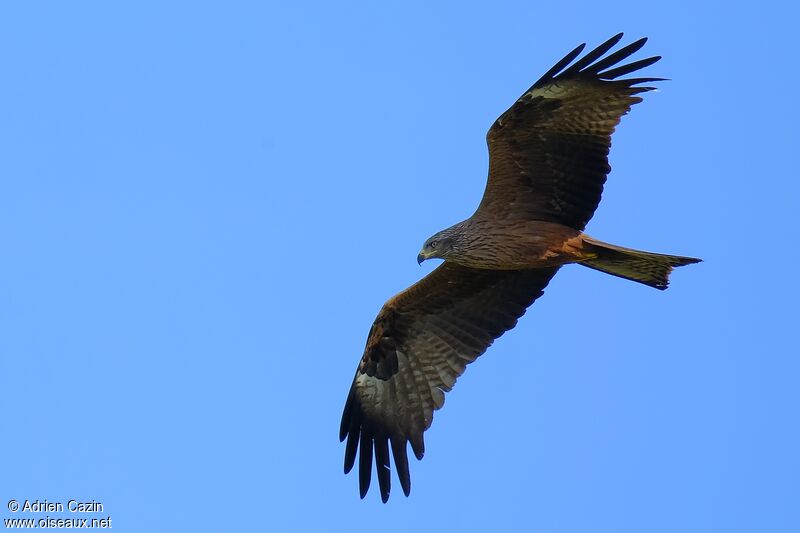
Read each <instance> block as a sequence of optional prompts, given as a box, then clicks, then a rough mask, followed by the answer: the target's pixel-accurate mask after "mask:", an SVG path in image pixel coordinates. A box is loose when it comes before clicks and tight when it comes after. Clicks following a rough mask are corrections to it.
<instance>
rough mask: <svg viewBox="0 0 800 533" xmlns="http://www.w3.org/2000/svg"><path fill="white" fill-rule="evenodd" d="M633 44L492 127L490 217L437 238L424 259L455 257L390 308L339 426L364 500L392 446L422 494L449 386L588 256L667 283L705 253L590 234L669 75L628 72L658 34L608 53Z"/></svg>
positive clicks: (533, 93) (530, 95)
mask: <svg viewBox="0 0 800 533" xmlns="http://www.w3.org/2000/svg"><path fill="white" fill-rule="evenodd" d="M621 38H622V34H621V33H620V34H618V35H615V36H614V37H612V38H611V39H609V40H608V41H606V42H605V43H603V44H601V45H600V46H598V47H597V48H595V49H594V50H592V51H591V52H589V53H587V54H586V55H584V56H583V57H580V58H579V59H577V60H576V58H578V56H579V55H580V54H581V52H582V51H583V49H584V46H585V45H584V44H582V45H580V46H578V47H577V48H575V49H574V50H573V51H572V52H570V53H569V54H567V55H566V56H565V57H564V58H563V59H562V60H561V61H559V62H558V63H556V64H555V65H554V66H553V68H551V69H550V70H548V71H547V72H546V73H545V74H544V76H542V77H541V79H539V81H537V82H536V83H534V84H533V86H532V87H531V88H530V89H529V90H528V91H526V92H525V93H524V94H523V95H522V96H521V97H520V98H519V99H518V100H517V101H516V102H514V105H512V106H511V108H510V109H508V110H507V111H506V112H505V113H503V114H502V115H501V116H500V118H498V119H497V120H496V121H495V122H494V124H492V126H491V128H490V129H489V133H488V134H487V137H486V140H487V143H488V145H489V178H488V182H487V184H486V190H485V192H484V194H483V199H482V200H481V203H480V205H479V206H478V209H477V211H475V213H474V214H473V215H472V216H471V217H470V218H468V219H466V220H464V221H462V222H459V223H458V224H455V225H454V226H452V227H449V228H447V229H444V230H442V231H440V232H438V233H436V234H435V235H433V236H432V237H430V238H429V239H428V240H426V241H425V243H424V244H423V246H422V251H421V252H420V253H419V256H418V257H417V260H418V262H420V263H421V262H422V261H424V260H426V259H431V258H440V259H444V262H443V263H442V264H441V265H440V266H439V267H437V268H436V269H435V270H434V271H433V272H431V273H430V274H428V275H427V276H425V277H424V278H423V279H422V280H420V281H419V282H417V283H416V284H414V285H412V286H411V287H409V288H408V289H406V290H404V291H403V292H401V293H399V294H397V295H396V296H394V297H393V298H391V299H390V300H389V301H388V302H386V303H385V304H384V306H383V308H382V309H381V310H380V312H379V313H378V316H377V318H376V319H375V322H374V323H373V324H372V328H371V329H370V331H369V334H368V336H367V345H366V348H365V350H364V355H363V357H362V358H361V362H360V363H359V365H358V368H357V370H356V375H355V378H354V379H353V384H352V386H351V388H350V393H349V395H348V397H347V401H346V404H345V408H344V414H343V415H342V423H341V428H340V434H339V437H340V440H342V441H344V440H345V439H347V444H346V448H345V458H344V471H345V473H348V472H350V470H351V469H352V468H353V466H354V464H355V460H356V455H358V457H359V461H358V462H359V487H360V493H361V497H362V498H363V497H364V496H365V495H366V493H367V491H368V489H369V485H370V478H371V473H372V464H373V460H374V463H375V467H376V471H377V475H378V484H379V485H380V495H381V499H382V500H383V501H384V502H386V501H387V500H388V498H389V491H390V485H391V476H390V474H391V470H390V464H389V453H390V452H389V450H390V448H391V453H392V456H393V457H394V466H395V469H396V471H397V476H398V478H399V480H400V486H401V487H402V489H403V492H404V493H405V495H406V496H408V494H409V492H410V490H411V479H410V476H409V470H408V456H407V453H406V450H407V444H408V443H410V444H411V449H412V450H413V452H414V455H415V456H416V457H417V459H422V456H423V453H424V449H425V446H424V443H423V437H422V435H423V433H424V432H425V430H426V429H428V428H429V427H430V425H431V422H432V420H433V411H435V410H436V409H439V408H440V407H442V405H443V404H444V393H445V392H448V391H450V390H451V389H452V387H453V385H455V382H456V379H457V378H458V376H460V375H461V374H462V373H463V372H464V369H465V367H466V365H468V364H469V363H471V362H473V361H474V360H475V359H476V358H477V357H478V356H479V355H481V354H482V353H483V352H485V351H486V349H487V348H488V347H489V345H490V344H492V342H493V341H494V339H496V338H498V337H499V336H500V335H502V334H503V333H504V332H506V331H508V330H509V329H511V328H513V327H514V326H515V325H516V323H517V320H518V319H519V318H520V317H521V316H522V315H523V314H524V313H525V310H526V309H527V307H528V306H529V305H531V304H532V303H533V301H534V300H536V299H537V298H538V297H539V296H541V295H542V292H543V290H544V288H545V287H546V286H547V283H548V282H549V281H550V279H551V278H552V277H553V275H555V273H556V272H557V271H558V269H559V268H560V267H561V266H562V265H565V264H567V263H577V264H579V265H583V266H587V267H589V268H593V269H595V270H600V271H602V272H606V273H608V274H612V275H614V276H619V277H622V278H626V279H630V280H633V281H636V282H639V283H643V284H645V285H649V286H650V287H655V288H656V289H662V290H663V289H666V288H667V280H668V277H669V274H670V272H671V271H672V269H673V268H674V267H678V266H683V265H687V264H690V263H697V262H698V261H700V260H699V259H695V258H692V257H681V256H676V255H663V254H654V253H649V252H643V251H639V250H632V249H629V248H623V247H621V246H615V245H612V244H608V243H605V242H602V241H600V240H597V239H595V238H593V237H590V236H588V235H586V234H585V233H583V229H584V227H585V226H586V223H587V222H589V219H591V218H592V215H593V214H594V211H595V209H596V208H597V205H598V203H599V202H600V196H601V193H602V191H603V184H604V183H605V181H606V175H607V174H608V172H609V171H610V170H611V168H610V167H609V165H608V151H609V147H610V146H611V134H612V133H613V132H614V128H615V127H616V126H617V124H618V123H619V121H620V118H621V117H622V115H624V114H626V113H627V112H628V110H629V109H630V108H631V106H632V105H634V104H636V103H638V102H640V101H641V100H642V98H641V97H640V96H637V95H639V94H641V93H644V92H647V91H649V90H652V89H653V87H649V86H643V85H642V84H647V83H651V82H657V81H661V80H662V78H645V77H635V78H625V77H624V76H625V75H627V74H630V73H632V72H635V71H637V70H639V69H641V68H643V67H647V66H649V65H651V64H653V63H655V62H656V61H658V60H659V59H660V56H655V57H648V58H646V59H640V60H638V61H633V62H630V63H624V64H621V65H620V63H621V62H624V61H625V60H626V59H627V58H628V57H629V56H631V55H632V54H633V53H635V52H636V51H637V50H639V49H640V48H641V47H642V46H644V44H645V42H646V40H647V39H646V38H644V39H639V40H638V41H636V42H634V43H632V44H629V45H628V46H625V47H623V48H621V49H619V50H617V51H616V52H613V53H611V54H609V55H606V53H608V52H609V51H610V50H611V49H612V48H613V47H614V46H615V45H616V44H617V43H618V42H619V41H620V39H621ZM604 56H605V57H604ZM359 448H360V453H357V452H358V450H359Z"/></svg>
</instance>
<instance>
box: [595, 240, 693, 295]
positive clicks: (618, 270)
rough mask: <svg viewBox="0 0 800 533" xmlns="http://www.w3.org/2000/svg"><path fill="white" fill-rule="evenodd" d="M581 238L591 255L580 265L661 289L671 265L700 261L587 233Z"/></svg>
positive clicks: (666, 281)
mask: <svg viewBox="0 0 800 533" xmlns="http://www.w3.org/2000/svg"><path fill="white" fill-rule="evenodd" d="M583 242H584V250H585V251H586V252H589V254H590V256H594V257H591V259H587V260H586V261H583V262H581V263H580V264H581V265H583V266H587V267H589V268H593V269H595V270H599V271H601V272H605V273H607V274H611V275H612V276H618V277H620V278H625V279H629V280H631V281H636V282H639V283H643V284H645V285H648V286H650V287H655V288H656V289H659V290H662V291H663V290H664V289H666V288H667V286H668V285H669V274H670V272H672V270H673V269H674V268H675V267H679V266H684V265H690V264H692V263H699V262H700V261H702V259H697V258H694V257H683V256H680V255H665V254H654V253H651V252H643V251H641V250H633V249H631V248H623V247H621V246H615V245H613V244H608V243H605V242H602V241H598V240H595V239H592V238H590V237H588V236H584V239H583Z"/></svg>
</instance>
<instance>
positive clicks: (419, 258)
mask: <svg viewBox="0 0 800 533" xmlns="http://www.w3.org/2000/svg"><path fill="white" fill-rule="evenodd" d="M427 258H428V256H427V255H425V252H420V253H419V255H418V256H417V264H418V265H421V264H422V262H423V261H425V260H426V259H427Z"/></svg>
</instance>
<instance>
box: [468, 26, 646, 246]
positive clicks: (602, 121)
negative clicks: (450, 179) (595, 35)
mask: <svg viewBox="0 0 800 533" xmlns="http://www.w3.org/2000/svg"><path fill="white" fill-rule="evenodd" d="M621 38H622V34H621V33H620V34H618V35H615V36H614V37H612V38H611V39H609V40H608V41H606V42H605V43H603V44H602V45H600V46H598V47H597V48H596V49H594V50H593V51H591V52H589V53H588V54H586V55H584V56H583V57H582V58H580V59H578V60H577V61H574V60H575V58H576V57H578V55H579V54H580V53H581V52H582V51H583V48H584V46H585V45H583V44H582V45H580V46H579V47H577V48H576V49H575V50H573V51H572V52H570V53H569V54H567V55H566V56H565V57H564V58H563V59H562V60H561V61H559V62H558V63H557V64H556V65H555V66H553V68H551V69H550V70H549V71H548V72H547V73H546V74H545V75H544V76H542V78H541V79H540V80H539V81H537V82H536V83H535V84H534V85H533V87H531V88H530V89H529V90H528V91H527V92H526V93H525V94H523V95H522V96H521V97H520V98H519V100H517V101H516V102H515V103H514V105H513V106H511V108H510V109H508V111H506V112H505V113H503V114H502V115H501V116H500V118H498V119H497V120H496V121H495V123H494V124H493V125H492V127H491V128H490V129H489V133H488V134H487V137H486V139H487V143H488V145H489V179H488V183H487V185H486V191H485V192H484V195H483V200H482V201H481V204H480V206H479V208H478V212H477V213H476V215H482V216H485V217H492V218H524V219H529V220H546V221H551V222H557V223H560V224H564V225H566V226H570V227H572V228H575V229H577V230H583V228H584V227H585V226H586V223H587V222H589V219H591V218H592V215H593V214H594V211H595V209H597V205H598V203H600V196H601V194H602V193H603V184H604V183H605V181H606V175H607V174H608V172H609V171H610V170H611V167H609V165H608V151H609V148H610V147H611V134H612V133H613V132H614V128H615V127H616V126H617V124H619V121H620V118H622V115H624V114H625V113H627V112H628V110H630V108H631V106H632V105H634V104H636V103H638V102H641V100H642V99H641V97H638V96H636V95H637V94H639V93H642V92H645V91H649V90H652V89H653V87H641V86H638V85H639V84H641V83H646V82H652V81H660V80H661V79H662V78H628V79H617V78H619V77H620V76H624V75H626V74H630V73H631V72H634V71H636V70H639V69H640V68H643V67H646V66H648V65H651V64H653V63H655V62H656V61H658V60H659V59H660V56H656V57H649V58H647V59H641V60H639V61H634V62H632V63H628V64H624V65H622V66H616V65H618V64H619V63H620V62H621V61H623V60H624V59H626V58H627V57H629V56H630V55H631V54H633V53H634V52H636V51H637V50H639V49H640V48H641V47H642V46H644V43H645V42H646V41H647V39H639V40H638V41H636V42H634V43H632V44H629V45H628V46H626V47H624V48H622V49H620V50H618V51H616V52H614V53H612V54H610V55H608V56H606V57H605V58H603V55H605V54H606V52H608V51H609V50H610V49H611V48H612V47H613V46H614V45H615V44H617V43H618V42H619V40H620V39H621ZM601 58H602V59H601ZM573 61H574V62H573Z"/></svg>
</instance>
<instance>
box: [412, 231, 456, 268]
mask: <svg viewBox="0 0 800 533" xmlns="http://www.w3.org/2000/svg"><path fill="white" fill-rule="evenodd" d="M454 243H455V236H453V235H450V234H449V233H448V232H447V230H444V231H440V232H439V233H437V234H436V235H434V236H433V237H431V238H430V239H428V240H427V241H425V244H423V245H422V250H421V251H420V252H419V255H418V256H417V263H419V264H420V265H421V264H422V262H423V261H425V260H426V259H432V258H434V257H435V258H439V259H447V255H448V254H449V253H450V251H451V250H452V249H453V244H454Z"/></svg>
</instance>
